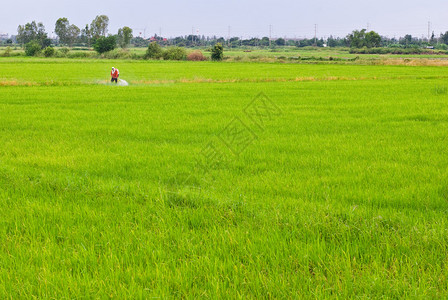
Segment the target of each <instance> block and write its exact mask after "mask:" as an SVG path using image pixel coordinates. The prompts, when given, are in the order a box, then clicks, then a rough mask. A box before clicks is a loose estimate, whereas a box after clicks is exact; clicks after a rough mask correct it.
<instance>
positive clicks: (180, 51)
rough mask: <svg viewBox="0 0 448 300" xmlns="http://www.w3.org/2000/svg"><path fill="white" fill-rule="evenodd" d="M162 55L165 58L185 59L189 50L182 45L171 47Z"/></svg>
mask: <svg viewBox="0 0 448 300" xmlns="http://www.w3.org/2000/svg"><path fill="white" fill-rule="evenodd" d="M162 57H163V59H164V60H185V58H186V57H187V52H186V51H185V49H184V48H181V47H171V48H168V49H166V50H165V51H164V52H163V54H162Z"/></svg>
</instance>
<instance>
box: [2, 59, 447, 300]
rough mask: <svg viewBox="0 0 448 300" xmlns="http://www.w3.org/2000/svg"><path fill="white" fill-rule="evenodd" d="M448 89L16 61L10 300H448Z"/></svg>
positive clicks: (8, 91)
mask: <svg viewBox="0 0 448 300" xmlns="http://www.w3.org/2000/svg"><path fill="white" fill-rule="evenodd" d="M112 66H115V67H117V68H119V70H120V76H121V78H122V79H124V80H126V81H127V82H129V86H114V85H111V84H110V83H109V82H108V80H109V77H108V76H109V72H110V68H111V67H112ZM447 80H448V73H447V72H446V70H445V68H444V67H437V66H403V65H397V66H388V65H362V64H356V65H351V64H281V63H242V62H241V63H237V62H232V63H213V62H185V61H182V62H166V61H131V60H115V61H113V60H93V59H86V60H76V59H43V58H20V57H18V58H0V240H1V241H2V242H1V243H0V298H2V299H17V298H58V299H60V298H70V299H71V298H119V299H121V298H132V299H135V298H137V299H138V298H153V297H160V298H211V299H216V298H243V299H246V298H324V297H325V298H327V297H330V298H346V297H359V298H377V297H378V298H380V297H384V298H408V297H412V298H416V297H424V298H446V297H448V278H447V274H448V180H447V179H448V176H447V175H448V174H447V167H448V156H447V146H448V140H447V134H448V84H447Z"/></svg>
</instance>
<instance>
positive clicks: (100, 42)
mask: <svg viewBox="0 0 448 300" xmlns="http://www.w3.org/2000/svg"><path fill="white" fill-rule="evenodd" d="M116 47H117V39H116V37H115V36H113V35H111V36H108V37H104V36H102V37H99V38H98V39H97V40H96V42H95V44H94V45H93V49H95V51H96V52H98V53H99V54H102V53H105V52H109V51H111V50H114V49H115V48H116Z"/></svg>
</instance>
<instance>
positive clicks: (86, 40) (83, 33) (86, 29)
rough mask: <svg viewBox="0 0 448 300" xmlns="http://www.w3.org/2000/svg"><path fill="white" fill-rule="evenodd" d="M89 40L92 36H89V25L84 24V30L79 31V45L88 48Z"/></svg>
mask: <svg viewBox="0 0 448 300" xmlns="http://www.w3.org/2000/svg"><path fill="white" fill-rule="evenodd" d="M91 39H92V36H91V34H90V28H89V25H88V24H86V27H84V28H83V29H82V30H81V37H80V41H81V43H84V44H86V45H87V46H88V47H90V43H91Z"/></svg>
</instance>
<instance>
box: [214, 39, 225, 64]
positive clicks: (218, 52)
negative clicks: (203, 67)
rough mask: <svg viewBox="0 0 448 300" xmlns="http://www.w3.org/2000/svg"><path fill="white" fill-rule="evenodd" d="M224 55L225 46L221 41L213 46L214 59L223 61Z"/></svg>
mask: <svg viewBox="0 0 448 300" xmlns="http://www.w3.org/2000/svg"><path fill="white" fill-rule="evenodd" d="M223 57H224V48H223V47H222V45H221V43H217V44H216V45H215V46H214V47H213V48H212V60H214V61H221V60H222V58H223Z"/></svg>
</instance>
